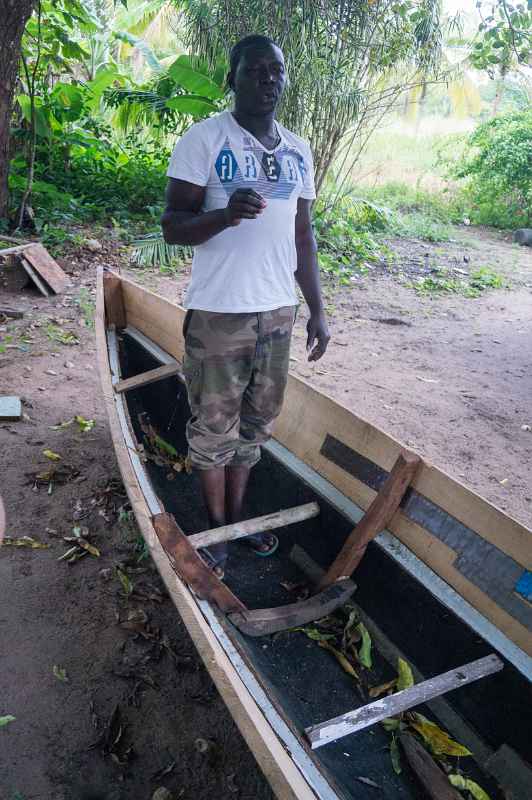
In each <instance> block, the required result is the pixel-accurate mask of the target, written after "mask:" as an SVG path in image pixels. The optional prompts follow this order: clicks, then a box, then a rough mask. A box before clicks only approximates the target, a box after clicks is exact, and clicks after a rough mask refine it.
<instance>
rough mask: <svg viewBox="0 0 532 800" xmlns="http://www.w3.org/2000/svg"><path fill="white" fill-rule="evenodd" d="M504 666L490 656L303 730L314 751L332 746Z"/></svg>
mask: <svg viewBox="0 0 532 800" xmlns="http://www.w3.org/2000/svg"><path fill="white" fill-rule="evenodd" d="M503 666H504V664H503V662H502V661H501V659H500V658H499V657H498V656H496V655H495V654H494V653H492V655H489V656H486V657H485V658H479V659H478V660H477V661H472V662H471V663H470V664H465V665H464V666H463V667H458V669H452V670H449V672H444V673H443V674H442V675H437V676H436V677H435V678H429V680H427V681H423V683H418V684H416V685H415V686H411V687H410V688H409V689H403V690H402V691H401V692H396V693H395V694H391V695H389V696H388V697H383V698H380V699H379V700H375V702H373V703H368V704H367V705H365V706H362V707H361V708H357V709H355V710H354V711H348V712H347V713H345V714H341V715H340V716H338V717H335V718H334V719H329V720H327V721H326V722H321V723H320V724H319V725H312V726H311V727H309V728H306V729H305V733H306V735H307V738H308V740H309V742H310V745H311V747H312V749H313V750H315V749H316V748H318V747H322V746H323V745H324V744H328V743H329V742H335V741H337V739H341V738H343V737H344V736H349V734H351V733H356V732H357V731H361V730H363V729H364V728H368V727H369V726H370V725H374V724H375V723H376V722H380V721H381V720H383V719H386V718H387V717H393V716H394V715H395V714H400V713H402V712H403V711H408V709H409V708H414V706H419V705H421V704H422V703H425V702H426V701H427V700H431V699H432V698H434V697H439V696H440V695H442V694H445V692H450V691H451V690H452V689H457V688H458V687H460V686H466V685H467V684H468V683H472V682H473V681H477V680H479V678H484V677H486V675H491V674H493V673H494V672H498V671H499V670H501V669H502V668H503Z"/></svg>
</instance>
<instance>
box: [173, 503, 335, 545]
mask: <svg viewBox="0 0 532 800" xmlns="http://www.w3.org/2000/svg"><path fill="white" fill-rule="evenodd" d="M319 513H320V507H319V505H318V504H317V503H304V504H303V505H301V506H294V507H293V508H285V509H283V510H282V511H275V512H274V513H273V514H265V515H264V516H262V517H255V518H254V519H246V520H244V521H243V522H235V523H234V524H233V525H222V526H220V527H219V528H211V529H210V530H208V531H201V533H194V534H192V536H189V537H188V540H189V542H190V544H191V545H192V546H193V547H194V548H196V549H198V548H199V547H210V546H211V545H213V544H220V543H221V542H232V541H234V540H235V539H242V538H244V537H245V536H250V535H252V534H254V533H262V532H263V531H271V530H274V529H275V528H282V527H283V526H284V525H293V524H294V523H295V522H302V521H303V520H305V519H312V518H313V517H317V516H318V514H319Z"/></svg>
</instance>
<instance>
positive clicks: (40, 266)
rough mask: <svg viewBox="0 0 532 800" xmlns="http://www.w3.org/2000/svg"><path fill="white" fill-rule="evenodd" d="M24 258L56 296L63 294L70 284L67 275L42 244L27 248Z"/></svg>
mask: <svg viewBox="0 0 532 800" xmlns="http://www.w3.org/2000/svg"><path fill="white" fill-rule="evenodd" d="M24 258H25V259H26V261H29V263H30V264H31V266H32V267H33V268H34V269H35V270H36V272H38V273H39V275H40V276H41V278H42V279H43V280H44V281H46V283H47V284H48V286H49V287H50V288H51V290H52V291H53V292H55V294H61V292H62V291H64V289H65V288H66V287H67V286H68V284H69V283H70V281H69V279H68V277H67V275H66V274H65V273H64V272H63V270H62V269H61V267H60V266H59V264H58V263H57V262H56V261H54V259H53V258H52V256H51V255H50V253H49V252H48V250H47V249H46V248H45V247H43V245H42V244H40V243H36V244H32V245H30V246H29V247H27V248H26V250H25V251H24Z"/></svg>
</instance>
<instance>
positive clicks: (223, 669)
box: [95, 271, 316, 800]
mask: <svg viewBox="0 0 532 800" xmlns="http://www.w3.org/2000/svg"><path fill="white" fill-rule="evenodd" d="M97 281H98V287H97V301H96V317H95V322H96V347H97V361H98V367H99V374H100V381H101V386H102V392H103V397H104V402H105V405H106V408H107V413H108V417H109V426H110V431H111V438H112V442H113V446H114V449H115V453H116V457H117V461H118V463H119V466H120V472H121V474H122V478H123V481H124V486H125V489H126V491H127V494H128V497H129V500H130V502H131V506H132V508H133V511H134V512H135V518H136V520H137V522H138V524H139V528H140V530H141V533H142V535H143V537H144V539H145V541H146V543H147V545H148V547H149V549H150V553H151V556H152V558H153V560H154V563H155V565H156V566H157V569H158V570H159V573H160V575H161V577H162V579H163V581H164V583H165V586H166V588H167V590H168V593H169V595H170V598H171V600H172V602H173V603H174V605H175V607H176V608H177V610H178V612H179V614H180V616H181V618H182V619H183V622H184V623H185V625H186V627H187V629H188V631H189V633H190V635H191V637H192V639H193V641H194V644H195V646H196V648H197V650H198V652H199V654H200V657H201V658H202V660H203V663H204V664H205V665H206V667H207V669H208V671H209V674H210V676H211V678H212V679H213V681H214V683H215V685H216V687H217V689H218V691H219V692H220V694H221V696H222V698H223V700H224V702H225V704H226V706H227V707H228V709H229V711H230V713H231V715H232V716H233V719H234V720H235V722H236V724H237V726H238V728H239V730H240V732H241V734H242V736H243V737H244V739H245V740H246V742H247V744H248V746H249V747H250V749H251V751H252V752H253V754H254V756H255V758H256V759H257V761H258V763H259V766H260V768H261V769H262V771H263V772H264V774H265V776H266V778H267V779H268V781H269V782H270V785H271V787H272V789H273V791H274V793H275V794H276V796H277V797H282V798H283V799H284V798H286V800H316V795H315V793H314V792H313V791H312V789H311V788H310V787H309V785H308V783H307V781H306V780H305V779H304V777H303V775H302V774H301V772H300V770H299V769H298V767H297V766H296V765H295V764H294V762H293V760H292V758H291V757H290V755H289V753H288V752H287V750H286V748H285V747H284V745H283V744H282V742H281V741H280V739H279V738H278V737H277V736H276V735H275V733H274V732H273V731H272V728H271V726H270V724H269V723H268V722H266V720H265V718H264V714H263V712H262V710H261V709H260V708H259V707H258V706H257V704H256V703H255V700H254V699H253V697H252V695H251V694H250V692H249V690H248V689H247V687H246V686H245V685H244V682H243V680H242V678H241V676H240V675H239V674H238V672H237V670H236V669H235V667H234V666H233V663H232V662H231V660H230V659H229V657H228V656H227V655H226V653H225V652H224V650H223V648H222V647H221V645H220V643H219V641H218V639H217V638H216V636H215V634H214V633H213V631H212V630H211V628H210V627H209V625H208V623H207V622H206V620H205V618H204V616H203V614H202V612H201V610H200V608H199V607H198V605H197V602H196V600H195V598H194V597H193V595H192V593H191V591H190V590H189V589H188V588H187V586H186V585H185V584H184V583H183V582H182V581H181V580H180V578H179V577H178V576H177V575H176V573H175V572H174V570H173V569H172V567H171V565H170V562H169V559H168V557H167V555H166V553H165V551H164V550H163V548H162V545H161V543H160V542H159V540H158V538H157V535H156V533H155V530H154V528H153V525H152V521H151V515H150V511H149V509H148V506H147V504H146V500H145V498H144V496H143V494H142V492H141V491H140V488H139V485H138V481H137V478H136V476H135V472H134V470H133V467H132V465H131V460H130V456H129V453H128V449H127V447H126V445H125V443H124V440H123V436H122V430H121V427H120V423H119V420H118V415H117V412H116V408H115V396H114V390H113V386H112V383H111V375H110V371H109V363H108V355H107V342H106V336H105V310H104V304H103V277H102V273H101V271H99V274H98V277H97Z"/></svg>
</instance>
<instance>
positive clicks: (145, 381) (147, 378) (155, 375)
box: [114, 361, 181, 394]
mask: <svg viewBox="0 0 532 800" xmlns="http://www.w3.org/2000/svg"><path fill="white" fill-rule="evenodd" d="M172 375H181V369H180V366H179V364H178V363H177V361H176V362H174V363H173V364H164V365H163V366H162V367H156V368H155V369H150V370H148V371H147V372H141V373H140V374H139V375H134V376H133V377H132V378H125V379H124V380H122V381H118V383H115V385H114V390H115V392H118V394H120V393H121V392H128V391H130V390H131V389H138V388H139V387H140V386H148V385H149V384H150V383H155V381H161V380H164V378H170V377H171V376H172Z"/></svg>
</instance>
